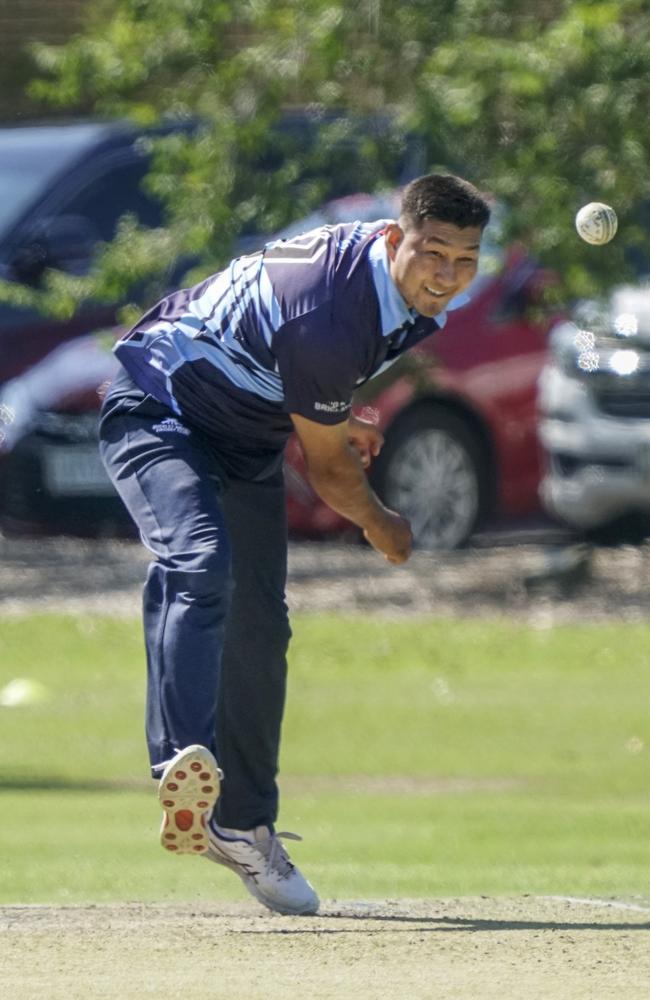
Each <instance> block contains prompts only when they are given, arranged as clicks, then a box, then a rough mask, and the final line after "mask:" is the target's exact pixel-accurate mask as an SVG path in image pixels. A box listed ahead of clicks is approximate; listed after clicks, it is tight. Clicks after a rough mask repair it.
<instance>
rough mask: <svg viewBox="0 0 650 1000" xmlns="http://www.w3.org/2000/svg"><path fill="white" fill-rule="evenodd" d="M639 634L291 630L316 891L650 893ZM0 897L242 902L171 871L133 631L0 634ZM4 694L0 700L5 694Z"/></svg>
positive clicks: (134, 626) (197, 876) (287, 789)
mask: <svg viewBox="0 0 650 1000" xmlns="http://www.w3.org/2000/svg"><path fill="white" fill-rule="evenodd" d="M649 650H650V626H647V625H645V624H638V625H633V626H631V625H625V626H623V625H621V626H615V625H606V626H605V625H603V626H588V627H587V626H581V627H577V626H576V627H562V628H556V629H549V630H535V629H532V628H530V627H527V626H524V625H520V624H515V623H508V622H507V621H498V622H486V621H462V622H461V621H436V620H421V621H417V622H416V621H413V620H408V621H406V620H405V621H401V622H381V621H377V620H373V621H369V620H365V619H362V618H356V617H355V618H349V619H343V618H339V617H326V616H320V617H313V618H298V619H296V620H295V621H294V642H293V646H292V653H291V667H290V669H291V682H290V688H289V704H288V710H287V718H286V723H285V735H284V750H283V761H282V765H283V766H282V774H283V777H282V785H281V787H282V790H283V802H284V805H283V810H282V814H281V820H280V828H281V829H290V830H291V829H295V830H297V831H298V832H300V833H301V834H302V835H303V836H304V837H305V843H304V844H302V845H298V846H297V848H296V849H295V850H294V851H293V852H292V853H293V855H294V857H295V858H296V859H297V860H298V861H299V863H300V865H301V867H303V868H304V870H305V872H306V873H307V874H308V876H309V877H310V878H311V879H312V881H314V883H315V884H316V885H317V888H318V890H319V892H320V895H321V896H322V897H323V898H325V899H333V898H339V899H340V898H344V899H348V900H349V899H362V898H363V899H365V898H372V897H384V898H386V897H388V898H399V897H405V896H408V897H414V896H423V897H424V896H427V897H437V896H462V895H481V894H491V895H494V894H505V895H507V894H522V893H532V894H562V895H576V896H616V897H644V898H647V897H648V896H650V885H649V880H650V875H649V872H650V838H648V830H649V829H650V794H649V789H650V720H649V717H648V703H649V701H650V652H649ZM15 678H30V679H33V680H36V681H38V682H40V684H41V685H42V688H43V698H42V700H40V701H35V702H34V703H32V704H24V705H17V706H14V707H6V706H5V707H0V813H1V815H2V824H1V825H0V851H1V853H2V856H3V878H2V882H1V885H0V900H1V901H3V902H63V903H65V902H73V901H111V900H115V901H119V900H157V901H167V902H169V901H183V900H192V899H194V900H203V901H215V900H234V899H240V898H241V897H242V891H241V888H240V886H239V883H238V881H237V880H236V879H233V877H232V875H230V873H228V872H225V871H222V870H221V869H219V868H218V867H217V866H212V865H211V866H208V865H206V864H205V863H204V862H200V861H193V860H190V859H182V858H170V857H169V856H168V855H166V854H164V853H163V852H162V851H161V850H160V849H159V848H158V847H157V844H156V841H157V828H158V823H159V815H158V809H157V804H156V800H155V795H154V785H153V783H152V782H150V781H148V780H147V779H146V774H147V763H146V757H145V752H144V746H143V737H142V717H143V693H144V666H143V652H142V642H141V637H140V626H139V624H138V622H137V621H135V620H133V621H115V620H113V619H109V618H106V619H103V618H90V617H58V616H53V615H52V616H45V615H44V616H39V617H25V618H6V619H3V620H1V621H0V689H6V685H7V684H8V683H9V682H10V681H11V680H12V679H15ZM0 697H1V695H0Z"/></svg>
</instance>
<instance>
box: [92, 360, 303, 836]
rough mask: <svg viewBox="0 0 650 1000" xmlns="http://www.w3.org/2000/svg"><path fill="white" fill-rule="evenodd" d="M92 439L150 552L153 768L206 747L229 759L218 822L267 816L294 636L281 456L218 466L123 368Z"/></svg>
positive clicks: (274, 793)
mask: <svg viewBox="0 0 650 1000" xmlns="http://www.w3.org/2000/svg"><path fill="white" fill-rule="evenodd" d="M100 438H101V442H100V449H101V454H102V459H103V461H104V465H105V466H106V469H107V471H108V473H109V475H110V477H111V480H112V481H113V483H114V485H115V487H116V489H117V491H118V493H119V494H120V496H121V498H122V500H123V502H124V504H125V505H126V507H127V509H128V511H129V513H130V514H131V516H132V517H133V519H134V521H135V523H136V525H137V526H138V529H139V531H140V535H141V538H142V541H143V542H144V544H145V546H146V547H147V548H148V549H149V551H150V552H151V553H152V556H153V561H152V563H151V565H150V567H149V572H148V576H147V580H146V583H145V587H144V602H143V614H144V633H145V645H146V653H147V710H146V733H147V743H148V748H149V756H150V761H151V764H152V767H153V768H154V769H155V766H156V765H158V764H161V763H162V762H164V761H167V760H169V758H170V757H171V756H173V754H174V752H175V751H176V750H177V749H180V748H182V747H185V746H188V745H190V744H193V743H200V744H202V745H204V746H207V747H209V748H210V749H211V750H212V751H213V753H214V754H215V756H216V758H217V760H218V762H219V764H220V766H221V768H222V769H223V771H224V781H223V785H222V794H221V796H220V798H219V801H218V804H217V821H218V822H219V823H220V824H222V825H223V826H227V827H235V828H238V829H250V828H252V827H254V826H258V825H261V824H266V825H270V826H272V825H273V823H274V821H275V819H276V818H277V811H278V790H277V785H276V776H277V770H278V755H279V745H280V729H281V723H282V714H283V710H284V702H285V690H286V652H287V647H288V644H289V638H290V635H291V632H290V629H289V622H288V614H287V606H286V602H285V585H286V571H287V525H286V509H285V495H284V483H283V479H282V470H281V467H280V468H277V465H278V463H277V462H276V470H275V471H274V472H272V473H271V474H270V475H269V476H268V477H267V478H265V479H262V480H261V481H255V482H250V481H245V480H242V479H233V478H231V477H229V476H227V475H226V474H225V473H224V471H223V467H222V465H221V463H220V462H219V455H218V450H216V451H215V448H214V447H213V444H212V442H207V441H206V439H205V437H204V436H203V435H202V434H201V433H200V432H198V431H196V430H194V429H192V428H190V427H188V426H187V425H185V424H184V423H183V421H181V420H178V419H177V418H176V417H175V416H174V414H172V413H171V412H170V411H169V410H168V409H167V408H166V407H164V406H162V405H161V404H160V403H158V402H157V401H156V400H154V399H153V398H152V397H150V396H146V395H145V394H144V393H143V392H142V391H141V390H139V389H138V388H137V387H135V386H134V384H133V383H132V382H131V381H130V379H128V378H127V377H126V376H124V375H123V376H121V377H119V378H118V379H117V381H116V383H114V385H113V387H112V388H111V390H110V391H109V394H108V396H107V398H106V400H105V402H104V407H103V410H102V419H101V429H100ZM155 773H156V772H155V770H154V774H155ZM158 773H159V772H158Z"/></svg>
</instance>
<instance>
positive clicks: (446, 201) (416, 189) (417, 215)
mask: <svg viewBox="0 0 650 1000" xmlns="http://www.w3.org/2000/svg"><path fill="white" fill-rule="evenodd" d="M400 218H402V219H403V220H404V222H405V223H406V224H407V225H408V226H409V227H411V228H416V229H417V228H419V227H420V226H421V225H422V223H423V222H424V220H425V219H437V220H438V221H439V222H451V223H453V225H455V226H458V227H459V228H460V229H464V228H465V227H467V226H480V228H481V229H484V228H485V226H487V224H488V222H489V221H490V206H489V204H488V202H487V200H486V198H485V196H484V195H483V194H481V192H480V191H479V190H478V189H477V188H475V187H474V185H473V184H470V183H469V181H465V180H463V178H462V177H455V176H454V175H453V174H426V175H425V176H424V177H417V178H416V179H415V180H414V181H411V183H410V184H408V185H407V186H406V187H405V189H404V192H403V194H402V207H401V213H400Z"/></svg>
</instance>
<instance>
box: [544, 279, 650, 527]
mask: <svg viewBox="0 0 650 1000" xmlns="http://www.w3.org/2000/svg"><path fill="white" fill-rule="evenodd" d="M539 413H540V425H539V433H540V439H541V442H542V444H543V446H544V449H545V451H546V453H547V459H548V460H547V468H546V472H545V474H544V476H543V478H542V482H541V486H540V495H541V498H542V501H543V503H544V505H545V506H546V508H547V509H548V510H549V512H550V513H551V514H553V515H554V516H556V517H558V518H560V519H561V520H562V521H565V522H566V523H567V524H569V525H570V526H572V527H575V528H577V529H580V530H583V531H587V532H589V531H592V530H594V529H597V530H598V529H609V528H614V529H615V528H616V525H617V524H619V525H620V526H621V527H623V526H624V524H626V523H627V524H629V525H631V524H634V525H635V526H636V530H637V531H638V528H639V527H641V528H642V533H643V534H646V533H650V284H645V285H641V286H634V287H632V286H625V287H621V288H619V289H617V290H616V291H615V292H614V294H613V295H612V297H611V299H610V300H609V302H608V304H607V306H606V307H598V306H597V305H596V304H593V303H592V304H586V305H583V306H582V308H581V310H579V311H578V312H577V313H576V316H575V320H574V321H572V322H563V323H560V324H559V325H558V326H556V327H555V328H554V329H553V330H552V331H551V334H550V351H549V360H548V363H547V364H546V365H545V367H544V368H543V370H542V373H541V376H540V381H539Z"/></svg>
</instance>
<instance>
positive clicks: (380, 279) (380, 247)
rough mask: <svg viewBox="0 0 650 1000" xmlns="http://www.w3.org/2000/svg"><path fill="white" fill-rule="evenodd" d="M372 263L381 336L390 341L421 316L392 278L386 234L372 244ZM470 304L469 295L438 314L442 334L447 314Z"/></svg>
mask: <svg viewBox="0 0 650 1000" xmlns="http://www.w3.org/2000/svg"><path fill="white" fill-rule="evenodd" d="M368 259H369V261H370V268H371V271H372V278H373V281H374V283H375V291H376V292H377V298H378V299H379V312H380V316H381V333H382V336H383V337H389V336H390V335H391V334H392V333H394V332H395V330H397V329H399V327H401V326H403V325H404V323H412V322H413V321H414V320H416V319H417V318H418V316H419V315H420V314H419V313H418V312H417V310H416V309H409V308H408V306H407V305H406V302H405V301H404V299H403V298H402V296H401V295H400V293H399V292H398V290H397V287H396V285H395V282H394V281H393V279H392V278H391V276H390V271H389V269H388V254H387V253H386V237H385V236H384V235H383V233H380V234H379V236H378V237H377V239H376V240H374V241H373V243H372V244H371V246H370V250H369V252H368ZM469 301H470V298H469V295H467V294H466V293H465V292H461V293H460V295H455V296H454V298H453V299H451V301H450V302H449V304H448V306H447V308H446V309H445V311H444V312H441V313H438V315H437V316H436V317H435V322H436V324H437V326H438V327H439V328H440V329H441V330H442V328H443V326H444V325H445V323H446V322H447V313H448V312H451V311H452V310H453V309H458V308H460V306H464V305H466V304H467V303H468V302H469Z"/></svg>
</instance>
